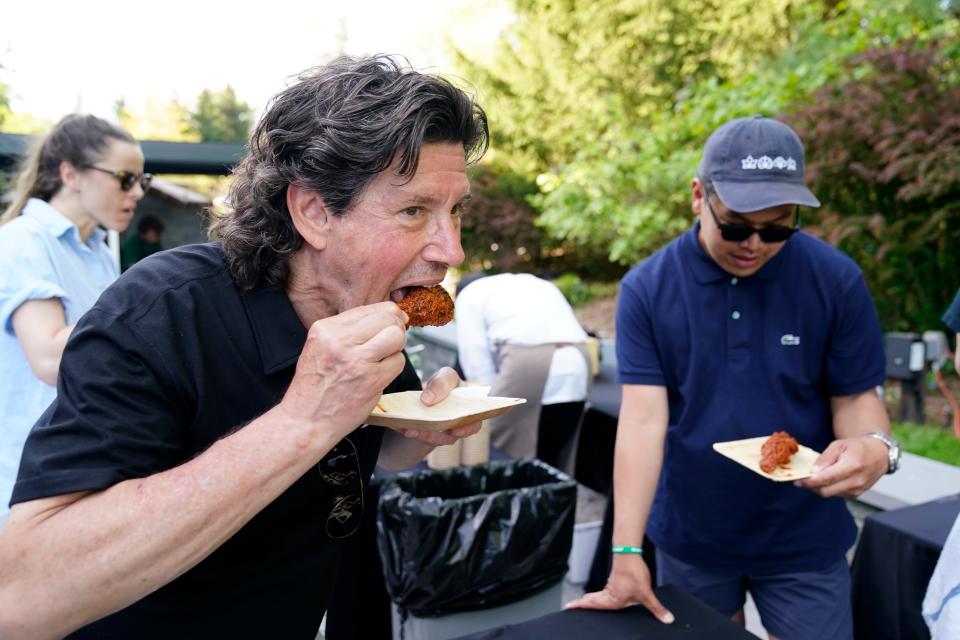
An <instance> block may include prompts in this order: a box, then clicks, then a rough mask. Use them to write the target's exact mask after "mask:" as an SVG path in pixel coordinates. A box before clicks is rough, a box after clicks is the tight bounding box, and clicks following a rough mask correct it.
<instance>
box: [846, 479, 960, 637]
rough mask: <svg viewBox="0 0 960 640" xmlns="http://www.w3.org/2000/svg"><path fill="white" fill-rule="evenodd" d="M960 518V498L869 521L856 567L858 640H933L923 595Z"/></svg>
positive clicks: (888, 514) (890, 513)
mask: <svg viewBox="0 0 960 640" xmlns="http://www.w3.org/2000/svg"><path fill="white" fill-rule="evenodd" d="M958 513H960V494H958V495H955V496H950V497H947V498H942V499H940V500H934V501H933V502H926V503H924V504H920V505H916V506H913V507H905V508H903V509H895V510H893V511H887V512H883V513H876V514H873V515H871V516H869V517H868V518H867V519H866V521H865V522H864V525H863V532H862V534H861V536H860V544H859V545H858V546H857V553H856V555H855V556H854V559H853V567H852V571H853V624H854V635H855V636H856V638H857V639H858V640H916V639H921V640H922V639H924V638H929V637H930V634H929V632H928V630H927V626H926V624H925V623H924V621H923V617H922V615H921V613H920V610H921V605H922V604H923V596H924V593H926V590H927V583H928V582H929V581H930V576H931V575H932V574H933V568H934V567H935V566H936V564H937V560H938V559H939V557H940V551H941V549H943V544H944V542H946V540H947V536H948V535H949V534H950V529H951V527H952V526H953V523H954V521H955V520H956V518H957V514H958Z"/></svg>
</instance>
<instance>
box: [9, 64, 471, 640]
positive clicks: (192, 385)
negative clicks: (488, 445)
mask: <svg viewBox="0 0 960 640" xmlns="http://www.w3.org/2000/svg"><path fill="white" fill-rule="evenodd" d="M487 144H488V130H487V123H486V117H485V115H484V113H483V111H482V109H481V108H480V107H479V106H478V105H477V104H475V102H474V100H473V99H472V97H471V96H469V95H468V94H466V93H465V92H463V91H461V90H459V89H457V88H455V87H454V86H453V85H452V84H450V83H449V82H447V81H446V80H443V79H441V78H438V77H434V76H430V75H426V74H422V73H418V72H416V71H413V70H411V69H409V68H407V67H406V66H404V65H402V64H400V63H399V62H397V61H395V60H393V59H391V58H388V57H382V56H381V57H374V58H362V59H348V58H344V59H340V60H338V61H335V62H333V63H331V64H329V65H326V66H324V67H319V68H317V69H314V70H311V71H310V72H307V73H305V74H304V75H302V76H301V77H300V78H299V79H298V80H297V82H296V83H294V84H292V85H291V86H289V87H288V88H286V89H285V90H284V91H282V92H281V93H280V94H278V95H277V96H276V97H275V98H274V99H273V101H272V102H271V104H270V105H269V107H268V108H267V110H266V112H265V114H264V115H263V117H262V119H261V121H260V122H259V123H258V125H257V127H256V129H255V130H254V132H253V133H252V135H251V138H250V142H249V148H248V152H247V155H246V157H245V158H244V159H243V160H242V162H241V163H240V165H239V166H238V167H237V169H236V171H235V178H236V179H235V183H234V186H233V188H232V190H231V194H230V198H229V202H230V205H231V207H232V211H231V212H230V213H228V214H227V215H226V216H225V217H222V218H220V219H218V220H216V221H215V223H214V225H213V229H212V232H213V234H214V236H215V237H216V238H218V239H219V242H217V243H211V244H204V245H194V246H188V247H182V248H179V249H176V250H173V251H167V252H164V253H162V254H158V255H156V256H152V257H150V258H148V259H146V260H144V261H142V262H140V263H138V264H137V265H135V266H134V267H133V268H131V269H130V270H129V271H128V272H127V273H126V274H124V276H123V277H122V278H121V279H120V280H119V281H118V282H117V283H116V284H115V285H114V286H112V287H111V288H110V289H108V290H107V292H106V293H105V294H104V295H103V296H102V297H101V298H100V300H99V302H98V303H97V304H96V306H95V307H94V308H93V309H92V310H91V311H90V313H88V314H87V315H86V316H84V318H83V319H82V320H81V321H80V322H79V324H78V325H77V328H76V329H75V331H74V333H73V336H72V337H71V339H70V342H69V343H68V345H67V348H66V351H65V353H64V356H63V362H62V365H61V369H60V377H59V396H58V399H57V401H56V402H55V403H54V404H53V405H51V407H50V408H49V409H48V410H47V411H46V412H45V414H44V415H43V416H42V417H41V418H40V420H39V422H38V423H37V424H36V426H35V427H34V429H33V431H32V433H31V435H30V438H29V440H28V442H27V445H26V448H25V449H24V452H23V458H22V462H21V467H20V474H19V478H18V481H17V484H16V486H15V489H14V492H13V501H12V502H13V503H14V506H13V508H12V510H11V513H10V518H9V520H8V521H7V524H6V526H5V528H4V529H3V531H2V532H0V566H2V567H3V571H2V574H3V577H2V579H0V637H3V638H7V639H12V638H40V637H61V636H64V635H66V634H70V633H74V634H75V635H73V636H71V637H82V638H87V637H98V638H99V637H118V638H120V637H124V638H188V637H190V638H213V637H231V638H254V637H256V638H261V637H262V638H266V637H275V638H309V639H311V640H312V638H314V637H315V636H316V633H317V629H318V627H319V625H320V621H321V618H322V617H323V614H324V610H325V608H326V606H327V602H328V601H329V599H330V594H331V592H332V591H333V589H334V576H335V575H336V569H337V566H338V561H339V559H340V557H341V556H342V555H343V546H342V545H343V544H344V543H343V542H342V540H343V539H344V538H347V537H349V536H350V535H351V534H352V533H353V532H355V531H356V529H357V526H358V524H359V521H360V520H361V519H362V517H363V512H364V509H366V510H367V511H368V513H369V511H370V510H371V509H374V505H364V504H363V485H364V483H365V482H366V480H367V479H369V478H370V475H371V473H372V472H373V469H374V465H375V464H377V465H380V466H382V467H384V468H386V469H399V468H404V467H407V466H410V465H412V464H414V463H416V462H417V461H419V460H420V459H421V458H422V457H423V456H424V455H425V454H426V453H427V452H429V451H430V450H431V448H432V447H433V446H435V445H438V444H449V443H452V442H455V441H456V439H458V438H461V437H465V436H468V435H471V434H473V433H475V432H476V431H477V430H478V429H479V424H475V425H470V426H467V427H463V428H460V429H456V430H453V431H450V432H447V433H436V432H430V431H423V432H416V431H408V432H405V433H398V432H395V431H389V430H384V429H381V428H379V427H364V428H360V426H361V424H362V423H363V422H364V419H365V418H366V416H368V415H369V413H370V411H371V410H372V409H373V407H374V405H375V404H376V402H377V399H378V398H379V397H380V395H381V393H383V392H393V391H403V390H408V389H417V388H419V387H420V382H419V380H418V379H417V376H416V373H415V372H414V370H413V368H412V367H411V365H410V363H409V362H408V361H407V360H406V357H405V355H404V352H403V348H404V344H405V335H406V334H405V326H406V324H407V322H408V320H409V317H408V315H407V314H406V313H404V312H403V311H402V310H401V309H400V308H399V307H398V306H397V304H396V301H397V300H398V299H400V298H401V297H402V296H403V294H405V293H408V292H409V291H411V290H413V289H414V288H415V287H431V286H434V285H436V284H438V283H439V282H440V281H441V280H442V279H443V277H444V275H445V274H446V271H447V268H448V267H450V266H452V265H457V264H459V263H460V262H462V261H463V259H464V255H463V250H462V248H461V245H460V216H461V214H462V212H463V208H464V205H465V202H466V200H467V199H468V197H469V184H468V181H467V176H466V167H467V164H468V163H469V162H472V161H475V160H476V159H478V158H479V157H480V156H481V155H482V154H483V152H484V151H485V150H486V147H487ZM459 382H460V381H459V379H458V378H457V376H456V374H455V373H454V372H453V370H451V369H445V370H441V371H440V372H439V373H438V374H437V375H436V376H434V377H433V378H431V379H430V380H429V381H428V382H427V383H426V388H425V390H424V391H423V395H422V399H423V401H424V402H425V403H426V404H433V403H436V402H439V401H440V400H442V399H443V398H445V397H446V396H447V395H448V394H449V392H450V391H451V390H452V389H453V388H454V387H456V386H457V385H458V384H459ZM51 576H56V578H55V579H53V580H51V579H50V577H51Z"/></svg>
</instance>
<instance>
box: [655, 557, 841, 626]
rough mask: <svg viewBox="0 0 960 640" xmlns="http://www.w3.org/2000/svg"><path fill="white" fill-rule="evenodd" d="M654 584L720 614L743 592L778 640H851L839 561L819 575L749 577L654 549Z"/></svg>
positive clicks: (738, 602) (732, 608) (736, 607)
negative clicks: (684, 594)
mask: <svg viewBox="0 0 960 640" xmlns="http://www.w3.org/2000/svg"><path fill="white" fill-rule="evenodd" d="M657 584H658V585H661V586H662V585H665V584H672V585H675V586H677V587H680V588H681V589H683V590H684V591H686V592H688V593H690V594H693V595H694V596H696V597H697V598H699V599H700V600H702V601H703V602H705V603H706V604H708V605H710V606H711V607H713V608H714V609H716V610H717V611H719V612H720V613H722V614H724V615H726V616H732V615H733V614H735V613H736V612H738V611H740V610H741V609H742V608H743V604H744V602H745V601H746V594H747V592H748V591H749V592H750V595H751V596H753V601H754V602H755V603H756V605H757V610H758V611H759V612H760V620H761V621H762V622H763V626H764V628H765V629H766V630H767V632H768V633H771V634H773V635H774V636H776V637H777V638H779V639H780V640H810V639H811V638H815V639H816V640H851V638H853V616H852V611H851V606H850V568H849V567H848V566H847V562H846V560H845V559H841V560H840V561H839V562H837V563H836V564H834V565H833V566H830V567H827V568H825V569H822V570H820V571H799V572H794V573H779V574H754V573H743V572H740V571H734V570H728V569H718V568H716V567H699V566H695V565H692V564H688V563H686V562H684V561H682V560H679V559H677V558H675V557H673V556H670V555H667V554H666V553H664V552H663V551H661V550H660V549H657Z"/></svg>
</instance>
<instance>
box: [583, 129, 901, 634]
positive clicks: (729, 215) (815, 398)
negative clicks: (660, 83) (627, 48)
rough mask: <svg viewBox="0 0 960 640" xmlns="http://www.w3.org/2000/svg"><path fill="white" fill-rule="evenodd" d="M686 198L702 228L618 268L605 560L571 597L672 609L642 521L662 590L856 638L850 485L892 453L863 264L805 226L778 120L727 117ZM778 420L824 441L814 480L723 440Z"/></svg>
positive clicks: (794, 169)
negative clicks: (605, 572)
mask: <svg viewBox="0 0 960 640" xmlns="http://www.w3.org/2000/svg"><path fill="white" fill-rule="evenodd" d="M691 195H692V209H693V212H694V213H695V214H696V215H697V221H696V223H695V224H694V225H693V227H692V228H691V229H690V230H689V231H687V232H686V233H684V234H683V235H682V236H681V237H679V238H677V239H676V240H674V241H673V242H671V243H670V244H669V245H667V246H666V247H664V248H663V249H661V250H660V251H658V252H657V253H655V254H654V255H653V256H651V257H650V258H648V259H646V260H645V261H643V262H642V263H641V264H639V265H637V266H636V267H634V268H633V269H631V271H630V272H629V273H628V274H627V275H626V276H625V277H624V278H623V281H622V286H621V289H620V299H619V303H618V308H617V369H618V378H619V381H620V383H621V384H622V386H623V390H622V402H621V408H620V421H619V426H618V431H617V446H616V455H615V469H614V487H615V490H614V494H615V503H616V505H617V508H616V511H615V513H616V521H615V524H614V530H613V549H612V552H613V570H612V572H611V574H610V577H609V580H608V582H607V586H606V588H605V589H604V590H603V591H600V592H597V593H591V594H587V595H586V596H584V597H583V598H582V599H580V600H578V601H576V602H574V603H572V605H571V606H575V607H590V608H600V609H613V608H619V607H623V606H626V605H628V604H633V603H641V604H643V605H644V606H646V607H647V608H648V609H650V611H651V612H653V613H654V615H656V616H657V617H658V618H659V619H660V620H661V621H663V622H667V623H669V622H672V621H673V615H672V614H671V613H670V612H669V611H667V609H666V608H664V607H663V605H662V604H661V603H660V602H659V601H658V600H657V598H656V597H655V596H654V595H653V593H652V591H651V579H650V573H649V571H648V569H647V566H646V565H645V563H644V562H643V558H641V557H640V555H641V553H642V550H641V547H642V543H643V537H644V532H646V534H647V536H648V537H649V538H650V539H651V540H652V541H653V542H654V544H655V545H656V548H657V558H656V566H657V574H658V575H657V581H658V583H659V584H674V585H677V586H680V587H681V588H683V589H685V590H686V591H688V592H690V593H692V594H694V595H696V596H697V597H698V598H700V599H701V600H703V601H705V602H706V603H708V604H710V605H711V606H712V607H714V608H716V609H717V610H719V611H721V612H722V613H724V614H726V615H729V616H731V617H732V618H734V619H735V620H738V621H740V622H741V623H742V622H743V604H744V601H745V596H746V592H748V591H749V592H750V593H751V595H752V596H753V598H754V600H755V602H756V604H757V608H758V610H759V612H760V616H761V619H762V621H763V625H764V627H765V628H766V630H767V631H768V632H769V633H770V634H771V637H774V638H780V639H781V640H801V639H804V640H806V639H809V638H817V639H818V640H840V639H850V638H852V636H853V630H852V622H851V610H850V574H849V569H848V567H847V563H846V559H845V554H846V551H847V550H848V549H849V548H850V547H851V546H852V545H853V542H854V539H855V536H856V527H855V526H854V523H853V520H852V518H851V517H850V514H849V512H848V511H847V508H846V505H845V503H844V500H843V497H844V496H856V495H859V494H860V493H862V492H863V491H865V490H866V489H867V488H869V487H870V486H871V485H873V484H874V483H875V482H876V481H877V480H878V479H879V478H880V477H881V476H883V474H885V473H892V472H893V471H895V470H896V468H897V464H898V461H899V446H898V445H897V443H896V442H895V441H893V440H892V439H891V438H890V436H889V434H890V424H889V420H888V418H887V414H886V411H885V409H884V406H883V404H882V402H881V401H880V399H879V397H878V395H877V393H876V391H875V389H876V387H877V385H879V384H881V383H882V382H883V381H884V377H885V363H884V356H883V345H882V334H881V330H880V324H879V321H878V319H877V315H876V311H875V310H874V306H873V301H872V300H871V298H870V294H869V292H868V291H867V286H866V283H865V282H864V278H863V273H862V271H861V270H860V269H859V267H857V265H856V264H855V263H854V262H853V261H852V260H851V259H850V258H848V257H847V256H845V255H844V254H842V253H841V252H839V251H837V250H836V249H834V248H833V247H831V246H829V245H828V244H826V243H824V242H821V241H820V240H817V239H815V238H813V237H812V236H809V235H807V234H804V233H797V231H798V230H799V228H800V221H801V211H800V207H817V206H819V205H820V202H819V201H818V200H817V198H816V196H814V195H813V193H811V191H810V190H809V188H808V187H807V185H806V183H805V181H804V158H803V145H802V144H801V142H800V139H799V138H798V137H797V134H796V133H794V131H793V130H792V129H790V127H788V126H787V125H785V124H783V123H781V122H778V121H776V120H771V119H767V118H760V117H757V118H744V119H739V120H734V121H732V122H728V123H727V124H724V125H723V126H721V127H720V128H719V129H717V130H716V131H715V132H714V133H713V134H712V135H711V136H710V139H709V140H708V141H707V143H706V146H705V147H704V151H703V159H702V161H701V163H700V168H699V171H698V174H697V176H696V177H695V178H693V180H692V184H691ZM775 431H787V432H789V433H790V434H791V435H793V436H794V437H795V438H796V439H797V440H798V441H799V443H800V444H802V445H805V446H807V447H809V448H811V449H813V450H815V451H821V452H823V453H822V455H820V457H819V458H818V459H817V461H816V463H815V464H814V467H813V471H812V475H810V477H808V478H806V479H803V480H798V481H795V482H773V481H771V480H770V479H768V478H766V477H763V476H761V475H760V474H757V473H754V472H753V471H751V470H749V469H747V468H746V467H743V466H740V465H738V464H736V463H734V462H732V461H731V460H729V459H727V458H725V457H723V456H720V455H718V454H717V453H716V452H715V451H713V449H712V445H713V444H714V443H717V442H725V441H730V440H741V439H747V438H758V437H763V436H769V435H770V434H772V433H773V432H775Z"/></svg>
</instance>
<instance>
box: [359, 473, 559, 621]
mask: <svg viewBox="0 0 960 640" xmlns="http://www.w3.org/2000/svg"><path fill="white" fill-rule="evenodd" d="M576 503H577V484H576V482H574V481H573V480H572V479H570V477H568V476H567V475H565V474H563V473H562V472H560V471H558V470H556V469H554V468H553V467H550V466H548V465H546V464H544V463H543V462H540V461H539V460H511V461H507V462H491V463H488V464H486V465H477V466H472V467H461V468H458V469H449V470H446V471H419V472H413V473H407V474H401V475H399V476H396V477H394V478H390V479H388V480H386V481H384V485H383V487H382V489H381V493H380V503H379V506H378V510H377V546H378V547H379V549H380V558H381V560H382V561H383V573H384V577H385V579H386V585H387V591H388V592H389V594H390V598H391V599H392V600H393V602H394V603H396V604H397V606H398V607H399V608H400V610H401V611H405V612H409V613H412V614H413V615H415V616H418V617H432V616H439V615H444V614H448V613H455V612H459V611H474V610H477V609H486V608H489V607H495V606H499V605H504V604H508V603H510V602H515V601H517V600H522V599H524V598H526V597H527V596H529V595H531V594H533V593H536V592H538V591H541V590H543V589H545V588H547V587H549V586H552V585H553V584H555V583H556V582H557V581H559V580H560V579H561V578H563V576H564V575H566V573H567V557H568V556H569V555H570V545H571V543H572V540H573V522H574V517H575V512H576Z"/></svg>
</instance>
